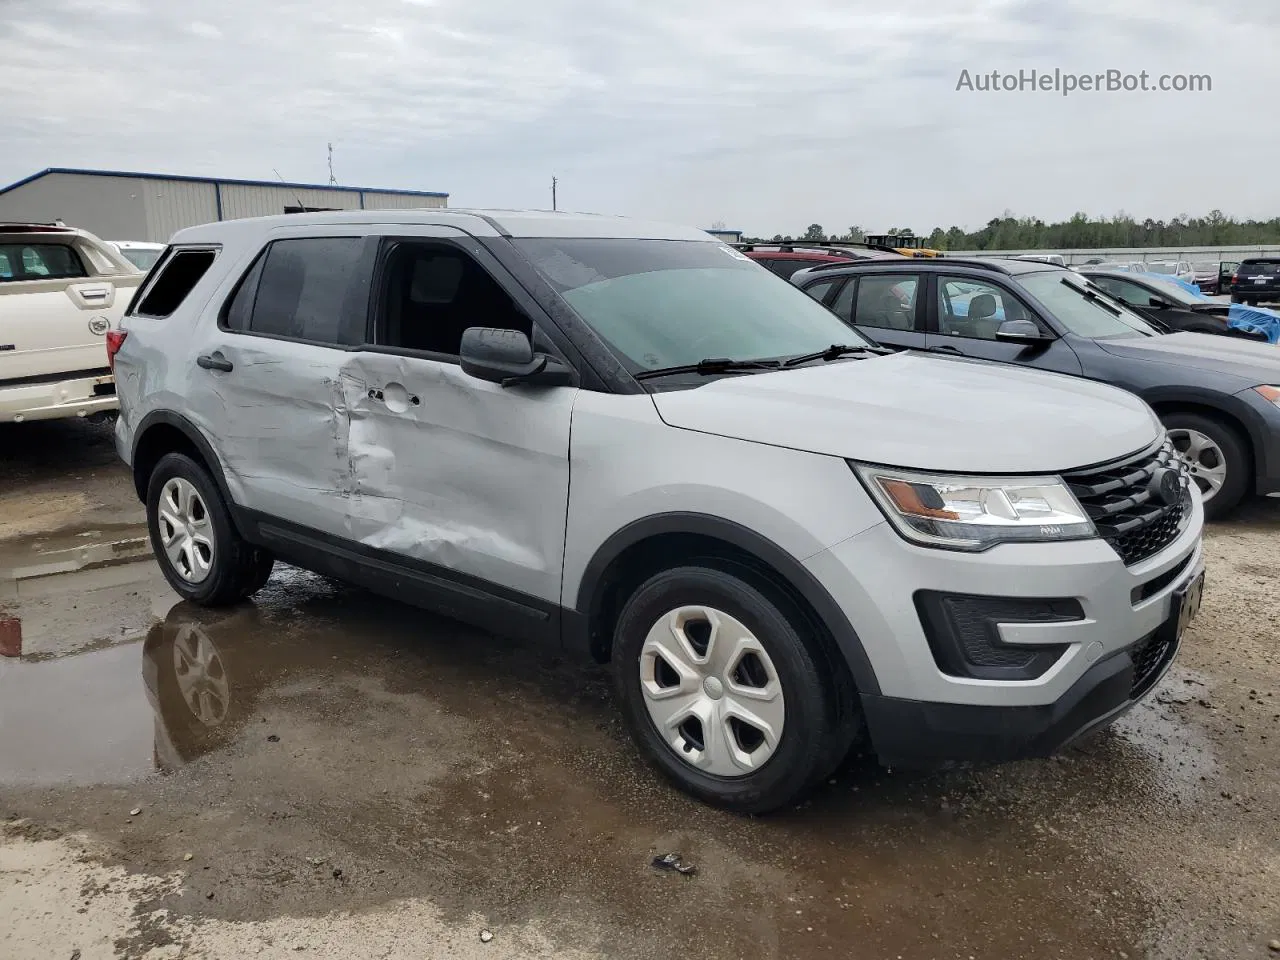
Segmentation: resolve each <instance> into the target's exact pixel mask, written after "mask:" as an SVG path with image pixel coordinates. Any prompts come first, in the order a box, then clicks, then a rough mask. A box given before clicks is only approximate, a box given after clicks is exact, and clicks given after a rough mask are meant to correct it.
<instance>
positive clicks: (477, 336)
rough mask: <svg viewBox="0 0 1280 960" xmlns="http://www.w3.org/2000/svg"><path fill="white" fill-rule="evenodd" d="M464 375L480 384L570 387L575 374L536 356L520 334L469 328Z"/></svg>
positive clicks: (461, 356) (464, 347) (462, 356)
mask: <svg viewBox="0 0 1280 960" xmlns="http://www.w3.org/2000/svg"><path fill="white" fill-rule="evenodd" d="M459 360H460V361H461V362H462V372H463V373H465V374H467V375H468V376H471V377H475V378H476V379H477V380H487V381H489V382H490V383H500V384H502V385H503V386H504V387H507V386H511V385H512V384H515V383H530V384H538V385H540V386H547V387H562V386H569V385H570V384H572V383H573V371H572V370H570V369H569V368H568V367H567V366H565V365H564V364H563V363H561V362H560V361H559V360H557V359H555V358H554V357H550V356H548V355H547V354H545V353H534V352H533V344H532V343H530V342H529V338H528V337H526V336H525V335H524V334H523V333H521V332H520V331H519V330H503V329H501V328H499V327H468V328H467V329H466V330H464V331H462V345H461V347H460V348H459Z"/></svg>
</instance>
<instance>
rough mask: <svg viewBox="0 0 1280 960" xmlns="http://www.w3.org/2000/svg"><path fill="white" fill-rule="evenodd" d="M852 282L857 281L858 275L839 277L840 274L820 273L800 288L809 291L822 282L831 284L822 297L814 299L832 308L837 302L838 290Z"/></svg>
mask: <svg viewBox="0 0 1280 960" xmlns="http://www.w3.org/2000/svg"><path fill="white" fill-rule="evenodd" d="M850 282H852V283H857V277H839V276H837V277H824V276H822V275H818V276H816V277H810V278H809V282H808V283H806V284H805V285H804V286H803V287H801V288H800V289H801V290H803V291H804V292H805V293H809V291H810V290H812V289H813V288H814V287H816V286H817V285H818V284H820V283H827V284H830V286H829V287H828V288H827V292H826V293H824V294H823V295H822V296H821V297H814V300H816V301H817V302H818V303H820V304H822V305H823V306H824V307H826V308H827V309H828V310H830V309H831V305H832V304H833V303H835V302H836V301H835V293H836V291H837V290H843V289H844V286H845V284H846V283H850ZM809 296H811V297H812V296H813V294H811V293H810V294H809Z"/></svg>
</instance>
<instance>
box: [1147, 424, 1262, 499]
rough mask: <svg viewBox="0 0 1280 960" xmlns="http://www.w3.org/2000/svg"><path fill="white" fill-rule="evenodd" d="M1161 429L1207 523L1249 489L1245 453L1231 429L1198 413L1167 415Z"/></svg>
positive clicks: (1243, 445)
mask: <svg viewBox="0 0 1280 960" xmlns="http://www.w3.org/2000/svg"><path fill="white" fill-rule="evenodd" d="M1163 419H1164V426H1165V430H1166V431H1167V432H1168V434H1169V439H1170V440H1172V441H1173V445H1174V447H1175V448H1176V449H1177V451H1178V453H1180V454H1181V455H1182V457H1183V459H1184V460H1186V461H1187V464H1188V465H1189V466H1190V467H1191V478H1192V480H1194V481H1195V484H1196V486H1197V487H1199V488H1200V496H1201V499H1203V501H1204V515H1205V519H1207V520H1217V519H1219V518H1221V517H1223V516H1225V515H1226V514H1227V512H1228V511H1230V510H1231V509H1232V508H1233V507H1235V506H1236V504H1238V503H1239V502H1240V501H1241V500H1242V499H1243V498H1244V495H1245V493H1246V492H1247V491H1248V489H1249V453H1248V450H1247V448H1246V447H1245V443H1244V440H1242V439H1241V437H1240V435H1239V434H1238V433H1237V432H1236V431H1235V430H1234V429H1232V428H1231V427H1229V426H1227V425H1226V424H1224V423H1222V422H1221V421H1219V420H1215V419H1214V418H1212V417H1206V416H1204V415H1202V414H1198V413H1170V414H1166V415H1165V417H1164V418H1163Z"/></svg>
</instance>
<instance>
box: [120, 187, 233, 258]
mask: <svg viewBox="0 0 1280 960" xmlns="http://www.w3.org/2000/svg"><path fill="white" fill-rule="evenodd" d="M110 179H111V178H107V177H103V178H101V179H100V180H99V181H98V182H100V183H103V184H104V185H105V184H106V183H107V182H109V180H110ZM117 179H118V178H117ZM119 182H121V183H128V184H132V185H134V189H135V191H136V193H137V194H139V195H140V196H141V197H142V198H143V204H144V208H145V210H146V212H147V236H145V237H138V238H137V239H139V240H151V241H154V242H156V243H166V242H168V240H169V238H170V237H171V236H173V234H174V233H176V232H177V231H179V230H181V229H183V228H184V227H193V226H195V225H196V224H200V223H209V222H210V221H213V220H217V219H218V200H217V190H216V189H215V188H214V185H213V184H212V183H195V182H192V181H189V180H123V179H120V180H119ZM131 239H132V238H131Z"/></svg>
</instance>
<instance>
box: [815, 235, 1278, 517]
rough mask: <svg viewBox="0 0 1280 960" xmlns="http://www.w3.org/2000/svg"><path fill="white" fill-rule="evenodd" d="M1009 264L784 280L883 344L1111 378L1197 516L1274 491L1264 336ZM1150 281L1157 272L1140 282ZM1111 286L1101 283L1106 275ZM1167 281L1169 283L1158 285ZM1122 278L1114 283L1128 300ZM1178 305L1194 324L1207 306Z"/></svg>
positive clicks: (1063, 274)
mask: <svg viewBox="0 0 1280 960" xmlns="http://www.w3.org/2000/svg"><path fill="white" fill-rule="evenodd" d="M1092 274H1093V275H1092V276H1090V275H1088V274H1085V273H1083V272H1082V273H1077V272H1075V271H1072V270H1064V269H1061V268H1055V267H1052V266H1051V265H1049V264H1039V263H1033V262H1029V261H1023V260H1012V259H1010V260H994V259H993V260H981V259H971V260H962V259H958V258H950V259H947V260H940V261H930V262H928V263H922V262H919V261H911V262H907V263H897V262H860V263H848V264H826V265H821V266H817V267H812V268H809V269H806V270H803V271H800V272H798V273H796V274H795V275H794V276H793V277H792V282H793V283H795V284H796V285H797V286H799V287H800V288H801V289H802V290H804V291H805V292H806V293H808V294H809V295H810V296H812V297H813V298H814V299H816V300H818V301H819V302H821V303H823V304H824V305H826V306H828V307H830V308H831V309H832V310H833V311H834V312H835V313H836V314H837V315H838V316H840V318H841V319H842V320H844V321H846V322H847V323H849V324H851V325H852V326H853V327H854V328H856V329H857V330H859V331H860V332H862V333H864V334H865V335H866V336H868V337H871V338H873V339H874V341H875V342H876V343H877V344H880V345H883V346H886V347H889V348H892V349H895V350H908V349H914V350H924V351H929V352H934V353H947V354H953V355H956V356H962V357H969V358H973V359H979V360H987V361H995V362H999V363H1008V364H1016V365H1019V366H1027V367H1034V368H1037V369H1041V370H1051V371H1055V372H1057V373H1062V374H1069V375H1071V376H1076V377H1084V378H1087V379H1091V380H1098V381H1102V382H1105V383H1110V384H1114V385H1116V386H1119V387H1122V388H1124V389H1125V390H1129V391H1131V392H1133V393H1135V394H1137V395H1138V396H1140V397H1142V398H1143V399H1144V400H1146V401H1147V402H1148V403H1149V404H1150V405H1151V408H1152V409H1153V410H1155V412H1156V413H1157V414H1158V415H1159V416H1160V418H1161V421H1162V422H1163V423H1164V425H1165V428H1166V429H1167V431H1168V433H1169V436H1170V437H1171V438H1172V440H1173V442H1174V444H1175V446H1176V447H1177V449H1178V451H1179V452H1180V453H1181V454H1182V455H1183V456H1184V457H1185V458H1186V460H1187V461H1188V463H1189V464H1190V467H1191V474H1192V477H1193V479H1194V480H1195V483H1196V485H1197V486H1198V487H1199V489H1200V493H1201V497H1202V499H1203V502H1204V507H1205V512H1206V514H1207V515H1208V516H1209V517H1210V518H1216V517H1220V516H1223V515H1224V514H1225V513H1227V512H1228V511H1229V510H1231V509H1232V508H1233V507H1235V506H1236V504H1238V503H1239V502H1240V500H1241V499H1242V498H1243V497H1245V496H1246V495H1251V494H1254V493H1257V494H1273V493H1280V406H1278V405H1277V403H1278V402H1280V354H1278V353H1277V352H1276V350H1275V348H1274V347H1272V346H1270V345H1269V344H1261V343H1255V342H1252V341H1250V340H1246V339H1237V338H1233V337H1223V336H1205V335H1204V334H1203V333H1190V332H1170V329H1169V327H1166V326H1165V325H1164V324H1163V323H1160V324H1159V325H1157V323H1153V322H1152V321H1151V320H1150V319H1148V318H1147V317H1144V316H1142V315H1140V314H1139V313H1137V312H1135V311H1134V310H1132V309H1130V308H1129V306H1128V305H1127V304H1126V303H1125V302H1124V300H1123V299H1121V298H1120V297H1117V296H1114V295H1113V294H1112V289H1114V288H1115V287H1114V285H1116V284H1119V283H1121V282H1122V281H1121V279H1120V278H1121V277H1126V276H1127V277H1132V276H1135V275H1124V274H1111V273H1105V272H1102V271H1094V272H1092ZM1151 282H1159V281H1151ZM1109 284H1110V285H1112V288H1111V289H1109V287H1108V285H1109ZM1166 286H1167V287H1172V286H1173V285H1172V284H1168V283H1167V281H1166ZM1138 289H1139V288H1137V287H1136V286H1134V287H1133V289H1132V290H1130V289H1129V288H1123V291H1124V293H1125V295H1126V296H1131V297H1134V298H1135V299H1140V293H1139V292H1138ZM1166 296H1167V297H1168V299H1167V300H1166V299H1164V297H1161V298H1160V299H1159V300H1158V301H1156V302H1158V304H1159V306H1153V301H1152V298H1150V297H1149V298H1148V300H1147V307H1148V309H1153V310H1156V311H1158V312H1160V313H1162V314H1163V317H1165V318H1171V319H1176V317H1177V316H1178V315H1179V314H1183V315H1188V316H1190V317H1192V318H1193V319H1188V320H1187V321H1186V323H1187V324H1188V325H1191V324H1194V325H1195V326H1196V329H1201V330H1206V329H1209V328H1210V327H1211V325H1214V324H1215V322H1216V321H1215V319H1214V318H1213V317H1212V315H1211V314H1202V313H1198V312H1196V311H1194V310H1192V309H1191V308H1190V307H1188V308H1186V309H1185V310H1182V311H1179V310H1176V309H1173V308H1172V304H1173V303H1174V300H1173V298H1174V296H1175V295H1174V293H1173V292H1172V290H1167V292H1166Z"/></svg>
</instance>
